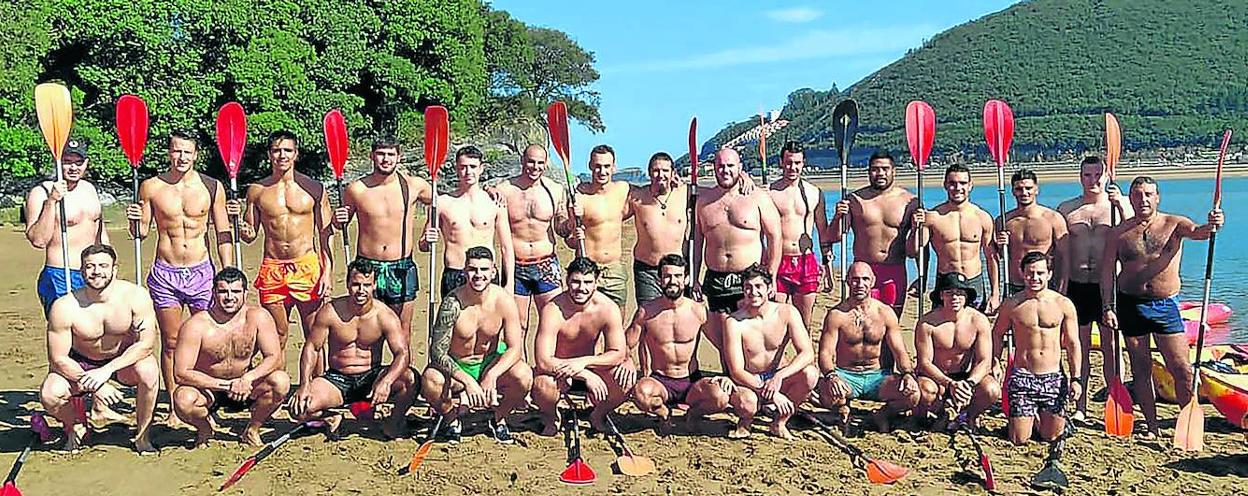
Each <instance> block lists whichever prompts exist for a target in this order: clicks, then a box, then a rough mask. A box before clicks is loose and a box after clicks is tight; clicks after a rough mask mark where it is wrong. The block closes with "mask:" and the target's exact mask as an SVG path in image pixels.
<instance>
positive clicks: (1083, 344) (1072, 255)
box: [1057, 157, 1132, 422]
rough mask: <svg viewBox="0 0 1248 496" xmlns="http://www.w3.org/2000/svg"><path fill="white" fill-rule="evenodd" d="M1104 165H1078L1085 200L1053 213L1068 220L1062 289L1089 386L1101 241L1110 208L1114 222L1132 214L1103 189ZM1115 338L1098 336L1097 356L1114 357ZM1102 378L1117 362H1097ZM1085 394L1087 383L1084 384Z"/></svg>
mask: <svg viewBox="0 0 1248 496" xmlns="http://www.w3.org/2000/svg"><path fill="white" fill-rule="evenodd" d="M1108 179H1109V176H1108V175H1106V174H1105V164H1103V163H1102V162H1101V159H1100V157H1087V158H1085V159H1083V163H1081V164H1079V182H1080V183H1081V184H1082V185H1083V194H1082V195H1080V196H1076V197H1074V198H1071V199H1069V200H1066V201H1064V202H1062V204H1061V205H1059V206H1058V207H1057V211H1058V212H1061V214H1062V215H1065V216H1066V226H1067V228H1069V229H1070V234H1069V235H1068V236H1067V237H1066V247H1067V248H1066V255H1067V256H1066V260H1067V262H1066V265H1067V267H1066V269H1067V274H1068V276H1069V277H1070V280H1069V281H1068V282H1067V283H1066V293H1065V294H1066V296H1067V297H1069V298H1070V301H1072V302H1074V303H1075V313H1076V314H1078V317H1079V349H1081V350H1083V362H1082V363H1083V370H1080V371H1079V377H1082V378H1083V379H1084V381H1087V379H1088V377H1089V376H1090V375H1091V373H1092V361H1091V360H1089V359H1088V354H1089V353H1090V352H1091V351H1092V323H1093V322H1096V321H1098V320H1100V319H1101V314H1102V309H1101V269H1100V266H1101V255H1103V254H1104V253H1105V243H1106V241H1105V238H1106V236H1108V235H1109V231H1110V227H1111V226H1110V220H1111V218H1110V214H1109V209H1110V206H1111V205H1113V206H1115V207H1117V208H1118V209H1119V212H1118V218H1119V219H1123V220H1125V219H1128V218H1130V217H1131V216H1132V210H1131V207H1130V205H1128V204H1127V202H1126V200H1125V199H1123V198H1122V197H1121V196H1119V195H1118V186H1117V185H1114V184H1106V183H1107V182H1108ZM1117 339H1118V333H1116V332H1103V333H1101V352H1102V355H1101V356H1112V355H1113V350H1115V349H1118V348H1117V346H1116V344H1115V343H1116V341H1117ZM1101 371H1102V373H1103V375H1102V377H1114V376H1116V375H1118V361H1117V360H1101ZM1083 389H1084V391H1087V389H1088V384H1087V382H1084V383H1083ZM1087 407H1088V395H1086V394H1085V395H1082V396H1080V397H1079V402H1078V404H1076V405H1075V413H1074V415H1073V416H1072V417H1071V418H1072V419H1074V420H1075V421H1076V422H1079V421H1081V420H1082V419H1083V417H1084V416H1085V415H1086V412H1087Z"/></svg>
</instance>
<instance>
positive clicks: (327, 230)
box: [313, 182, 350, 288]
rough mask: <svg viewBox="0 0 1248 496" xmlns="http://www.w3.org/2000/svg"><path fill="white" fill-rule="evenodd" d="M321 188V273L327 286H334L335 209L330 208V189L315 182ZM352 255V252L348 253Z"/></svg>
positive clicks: (319, 200)
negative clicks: (332, 222) (333, 222)
mask: <svg viewBox="0 0 1248 496" xmlns="http://www.w3.org/2000/svg"><path fill="white" fill-rule="evenodd" d="M313 184H315V185H316V186H317V187H318V188H320V190H321V194H320V198H318V199H317V208H318V209H320V215H317V216H316V221H317V226H316V230H317V236H318V237H319V238H320V242H321V249H320V252H321V267H322V268H321V274H324V276H323V277H322V279H324V280H325V287H327V288H332V287H333V286H332V284H333V280H334V277H333V274H334V248H333V247H334V243H333V241H334V226H333V225H332V224H331V221H332V220H333V219H334V213H333V212H334V211H333V210H332V209H330V208H329V190H328V189H327V188H325V185H324V184H322V183H320V182H313ZM347 255H348V256H350V254H347Z"/></svg>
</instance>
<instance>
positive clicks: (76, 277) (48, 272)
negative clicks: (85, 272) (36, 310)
mask: <svg viewBox="0 0 1248 496" xmlns="http://www.w3.org/2000/svg"><path fill="white" fill-rule="evenodd" d="M86 284H87V282H86V281H85V280H84V279H83V278H82V271H80V270H78V269H69V289H65V268H64V267H52V266H50V265H45V266H43V270H42V271H40V272H39V281H38V282H37V283H35V292H36V293H37V294H38V295H39V303H40V304H41V305H43V316H44V317H47V316H48V311H49V310H51V309H52V302H54V301H56V299H57V298H60V297H62V296H65V294H66V293H69V292H70V291H73V290H75V289H78V288H81V287H83V286H84V285H86Z"/></svg>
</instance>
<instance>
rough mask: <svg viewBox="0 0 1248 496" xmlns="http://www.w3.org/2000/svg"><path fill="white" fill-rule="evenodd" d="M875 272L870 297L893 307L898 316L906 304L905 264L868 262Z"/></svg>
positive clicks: (906, 275)
mask: <svg viewBox="0 0 1248 496" xmlns="http://www.w3.org/2000/svg"><path fill="white" fill-rule="evenodd" d="M868 265H870V266H871V271H872V272H874V273H875V286H874V287H872V288H871V297H872V298H875V299H877V300H880V302H881V303H884V304H885V305H888V306H890V307H893V311H895V312H896V313H897V315H898V316H900V315H901V311H902V307H904V306H905V304H906V290H907V287H906V284H907V279H906V278H907V277H909V275H908V274H906V264H904V263H899V264H887V263H869V264H868Z"/></svg>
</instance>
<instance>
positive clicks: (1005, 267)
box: [997, 164, 1014, 357]
mask: <svg viewBox="0 0 1248 496" xmlns="http://www.w3.org/2000/svg"><path fill="white" fill-rule="evenodd" d="M997 211H998V212H1001V224H1000V225H999V226H997V232H1005V164H997ZM999 259H1000V260H1001V262H1000V263H1001V266H1000V267H1001V268H1000V270H1001V277H1002V279H1003V282H1004V286H1002V287H1001V294H999V295H998V296H999V297H1001V299H1002V300H1004V299H1005V295H1006V294H1008V293H1009V290H1010V242H1009V240H1008V239H1007V240H1006V242H1005V243H1003V244H1002V245H1001V256H1000V257H999ZM1005 347H1006V348H1005V349H1006V354H1007V355H1009V356H1010V357H1013V356H1014V331H1013V330H1010V331H1009V332H1007V333H1006V335H1005Z"/></svg>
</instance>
